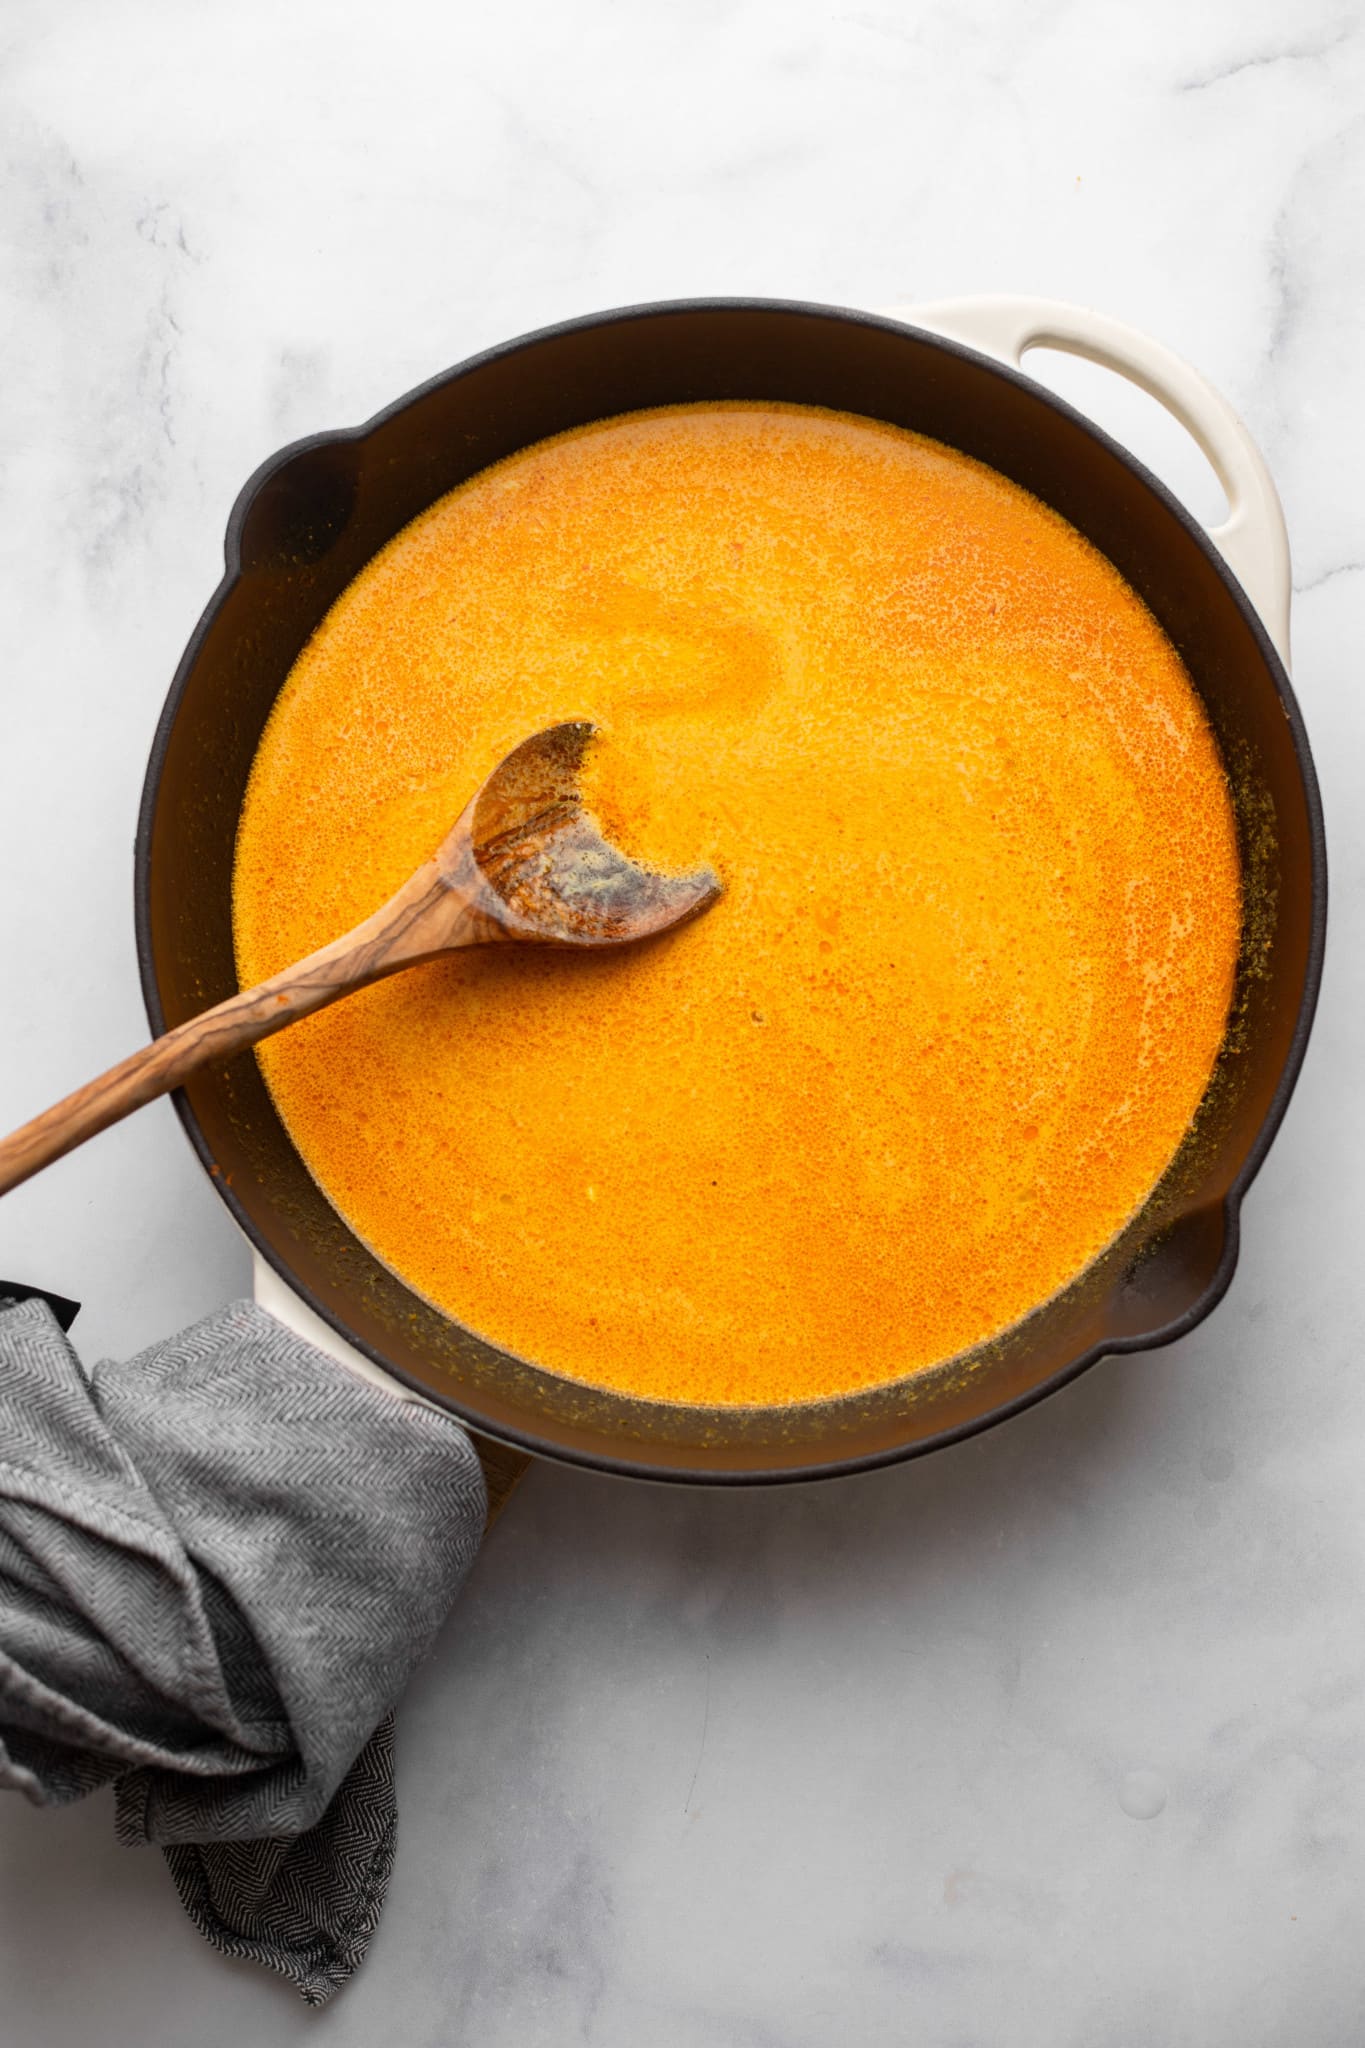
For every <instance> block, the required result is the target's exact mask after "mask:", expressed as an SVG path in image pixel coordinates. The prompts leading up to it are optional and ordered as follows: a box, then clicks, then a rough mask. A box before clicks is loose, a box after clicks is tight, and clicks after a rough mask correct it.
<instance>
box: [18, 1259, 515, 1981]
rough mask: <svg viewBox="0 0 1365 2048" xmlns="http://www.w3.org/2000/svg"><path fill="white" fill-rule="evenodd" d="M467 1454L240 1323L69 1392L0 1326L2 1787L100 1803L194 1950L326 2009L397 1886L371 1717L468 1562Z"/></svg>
mask: <svg viewBox="0 0 1365 2048" xmlns="http://www.w3.org/2000/svg"><path fill="white" fill-rule="evenodd" d="M486 1504H487V1503H486V1495H485V1490H484V1480H483V1473H482V1470H481V1468H480V1465H479V1460H478V1458H477V1456H476V1454H475V1451H474V1448H473V1445H472V1444H471V1443H470V1440H469V1438H468V1437H467V1436H466V1435H465V1433H464V1432H463V1430H461V1429H460V1428H459V1426H458V1425H457V1424H456V1423H454V1422H453V1421H449V1420H447V1419H446V1418H445V1417H444V1416H441V1415H438V1414H435V1413H434V1412H433V1411H432V1410H430V1409H428V1408H424V1407H420V1406H417V1405H416V1404H414V1403H411V1402H404V1401H399V1400H396V1399H394V1397H393V1396H392V1395H390V1394H387V1393H385V1392H384V1391H383V1389H382V1388H379V1387H375V1386H371V1385H370V1384H368V1383H367V1382H366V1381H363V1380H361V1379H358V1378H356V1377H354V1376H353V1375H351V1374H350V1373H347V1372H346V1371H344V1370H343V1369H342V1368H341V1367H339V1366H337V1365H336V1364H335V1363H334V1362H333V1361H331V1360H329V1359H327V1358H326V1357H324V1355H323V1354H322V1353H321V1352H320V1351H316V1350H314V1349H313V1347H312V1346H311V1345H309V1344H305V1343H303V1342H302V1341H301V1340H300V1339H299V1338H297V1337H295V1336H294V1335H293V1334H292V1333H291V1332H289V1331H287V1330H286V1329H284V1328H283V1326H282V1325H281V1324H279V1323H277V1322H276V1321H275V1320H274V1318H273V1317H271V1316H268V1315H266V1313H265V1312H264V1310H262V1309H259V1308H257V1307H256V1305H255V1304H254V1303H253V1302H244V1301H239V1302H233V1303H232V1304H230V1305H229V1306H228V1307H227V1308H225V1309H222V1310H220V1311H219V1312H218V1313H217V1314H215V1315H212V1316H209V1317H207V1318H206V1319H205V1320H204V1321H203V1322H201V1323H197V1324H196V1325H195V1326H194V1327H193V1328H192V1329H189V1330H186V1331H183V1332H182V1333H181V1334H180V1335H179V1336H177V1337H173V1338H171V1339H169V1340H168V1341H167V1342H166V1343H164V1344H158V1345H155V1346H153V1347H152V1349H151V1350H149V1351H144V1352H142V1353H141V1354H140V1356H138V1357H136V1358H133V1359H130V1360H129V1361H128V1362H127V1363H126V1364H121V1365H120V1364H113V1363H109V1362H106V1363H104V1364H102V1365H99V1366H96V1367H95V1368H94V1369H93V1371H92V1372H91V1373H90V1374H89V1376H88V1377H87V1375H86V1374H85V1373H84V1372H83V1370H82V1368H81V1365H80V1362H79V1360H78V1359H77V1357H76V1354H75V1352H74V1350H73V1349H72V1347H71V1345H70V1344H69V1343H68V1341H67V1339H66V1337H65V1335H64V1334H63V1332H62V1330H61V1328H60V1327H59V1325H58V1323H57V1321H56V1319H55V1318H54V1316H53V1314H52V1311H51V1310H50V1308H48V1306H47V1305H46V1303H44V1302H43V1301H41V1300H28V1301H23V1302H19V1303H16V1304H14V1305H12V1306H7V1307H6V1306H0V1788H5V1787H8V1788H11V1789H14V1790H17V1791H20V1792H23V1793H25V1794H26V1795H27V1796H28V1798H29V1799H31V1800H32V1801H33V1802H34V1803H35V1804H36V1805H40V1806H57V1805H62V1804H65V1803H66V1802H67V1801H69V1800H73V1799H79V1798H81V1797H82V1796H83V1795H84V1794H85V1793H87V1792H91V1791H93V1790H94V1789H95V1788H96V1787H97V1786H100V1785H105V1784H108V1783H110V1782H111V1781H112V1782H113V1784H114V1788H115V1802H116V1826H117V1830H118V1834H119V1837H120V1839H121V1840H122V1841H124V1842H126V1843H129V1844H134V1843H142V1842H155V1843H158V1844H160V1845H161V1847H162V1849H163V1850H164V1852H165V1855H166V1859H167V1861H168V1863H169V1864H170V1868H171V1874H172V1876H173V1878H174V1880H175V1884H176V1887H177V1889H178V1891H179V1893H180V1897H181V1899H182V1901H183V1903H184V1905H185V1907H186V1909H187V1910H188V1912H189V1914H190V1916H191V1918H192V1919H193V1920H194V1922H195V1924H196V1926H197V1927H198V1928H199V1929H200V1931H201V1932H202V1933H203V1934H204V1935H205V1936H206V1937H207V1939H208V1940H209V1941H211V1942H212V1943H213V1944H214V1946H215V1947H216V1948H219V1949H221V1950H222V1951H223V1952H224V1953H226V1954H228V1955H235V1956H245V1957H249V1958H251V1959H253V1960H254V1961H256V1962H260V1963H264V1964H266V1965H267V1966H268V1967H269V1968H271V1969H273V1970H277V1971H279V1973H280V1974H281V1975H282V1976H284V1977H287V1978H288V1979H289V1980H290V1981H291V1982H292V1983H293V1984H295V1985H296V1986H297V1988H298V1989H299V1991H300V1992H301V1993H302V1994H303V1996H304V1998H305V1999H306V2000H307V2001H308V2003H309V2004H310V2005H321V2004H323V2003H324V2002H325V2000H327V1999H328V1998H329V1997H330V1996H331V1995H332V1993H333V1992H334V1991H335V1990H336V1989H337V1987H338V1986H339V1985H340V1984H343V1983H344V1982H345V1981H346V1979H347V1978H348V1977H349V1976H350V1974H351V1972H352V1971H353V1970H354V1969H355V1968H356V1966H357V1964H358V1963H359V1962H360V1960H361V1958H362V1957H363V1956H364V1953H365V1950H366V1947H367V1945H368V1943H369V1939H370V1936H371V1934H372V1933H373V1931H374V1928H375V1925H376V1923H377V1921H378V1918H379V1913H380V1910H381V1907H382V1905H383V1899H384V1892H385V1888H386V1885H387V1882H388V1876H389V1871H390V1869H391V1867H392V1863H393V1850H394V1832H395V1823H396V1808H395V1800H394V1782H393V1744H392V1736H393V1718H392V1708H393V1704H394V1701H395V1700H396V1698H397V1697H398V1695H399V1693H400V1692H401V1691H402V1689H403V1686H404V1685H405V1683H406V1682H407V1679H408V1677H409V1676H410V1674H411V1672H412V1670H413V1667H414V1666H415V1665H416V1664H417V1663H418V1662H419V1661H420V1659H421V1658H422V1657H423V1656H424V1655H425V1653H426V1651H427V1650H428V1648H429V1647H430V1644H431V1641H432V1638H433V1636H434V1635H435V1633H436V1630H437V1628H438V1627H439V1625H440V1623H441V1621H442V1620H443V1618H444V1616H445V1614H446V1612H447V1610H448V1609H449V1607H450V1604H451V1602H452V1600H453V1599H454V1597H455V1594H456V1593H457V1591H458V1590H459V1587H460V1584H461V1581H462V1580H463V1579H464V1577H465V1574H466V1573H467V1572H468V1570H469V1567H470V1564H471V1563H472V1561H473V1558H474V1554H475V1552H476V1550H477V1549H478V1546H479V1540H480V1536H481V1534H482V1531H483V1525H484V1516H485V1510H486Z"/></svg>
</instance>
